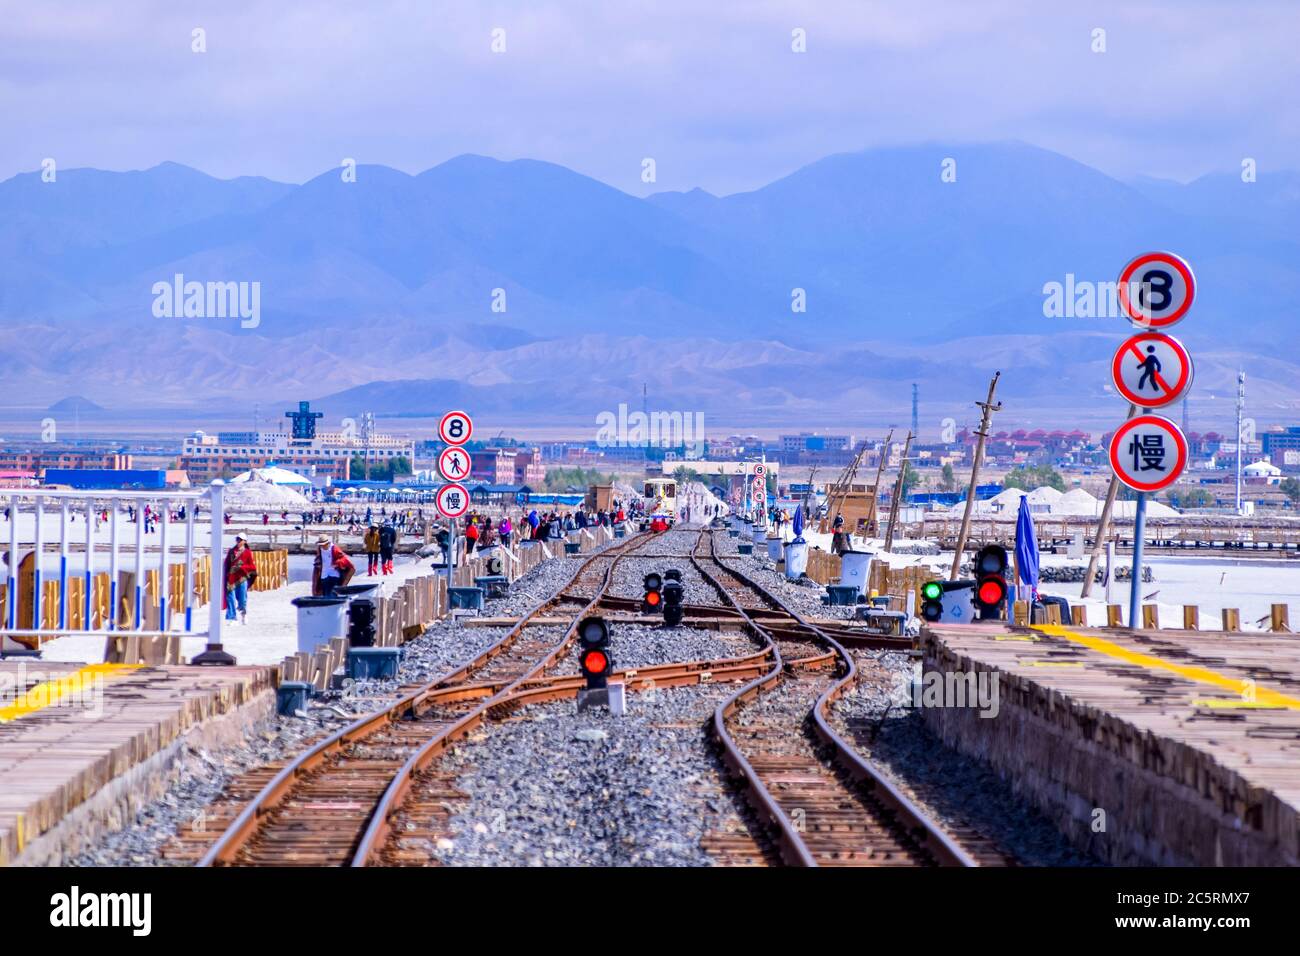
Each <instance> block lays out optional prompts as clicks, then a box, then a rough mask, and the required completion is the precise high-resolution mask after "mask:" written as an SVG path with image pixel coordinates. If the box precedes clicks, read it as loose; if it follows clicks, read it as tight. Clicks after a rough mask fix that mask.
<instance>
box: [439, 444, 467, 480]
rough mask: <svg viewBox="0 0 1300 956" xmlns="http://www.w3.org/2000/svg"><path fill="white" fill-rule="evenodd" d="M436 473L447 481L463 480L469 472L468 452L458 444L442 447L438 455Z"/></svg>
mask: <svg viewBox="0 0 1300 956" xmlns="http://www.w3.org/2000/svg"><path fill="white" fill-rule="evenodd" d="M438 473H439V474H440V475H442V477H443V478H445V479H447V481H464V480H465V479H466V478H468V477H469V473H470V457H469V452H467V451H466V450H465V449H464V448H461V447H460V446H459V445H452V446H451V447H450V448H444V449H443V450H442V454H440V455H439V456H438Z"/></svg>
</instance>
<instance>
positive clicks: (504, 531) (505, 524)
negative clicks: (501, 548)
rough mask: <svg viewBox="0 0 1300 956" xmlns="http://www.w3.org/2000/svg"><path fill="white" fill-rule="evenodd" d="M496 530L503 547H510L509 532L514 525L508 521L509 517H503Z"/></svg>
mask: <svg viewBox="0 0 1300 956" xmlns="http://www.w3.org/2000/svg"><path fill="white" fill-rule="evenodd" d="M497 531H498V532H499V533H500V534H501V543H502V544H503V545H505V547H507V548H509V547H510V533H511V532H512V531H514V526H513V525H512V524H511V523H510V519H509V518H505V517H503V518H502V519H501V523H500V524H499V525H497Z"/></svg>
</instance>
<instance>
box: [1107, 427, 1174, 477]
mask: <svg viewBox="0 0 1300 956" xmlns="http://www.w3.org/2000/svg"><path fill="white" fill-rule="evenodd" d="M1110 467H1111V469H1112V470H1113V471H1114V472H1115V477H1116V478H1118V479H1119V480H1120V481H1122V482H1124V484H1126V485H1128V486H1129V487H1130V488H1132V489H1133V490H1134V491H1159V490H1160V489H1161V488H1168V487H1169V486H1170V485H1172V484H1173V483H1174V482H1175V481H1177V480H1178V476H1179V475H1181V474H1182V473H1183V469H1185V468H1186V467H1187V439H1186V438H1185V437H1184V436H1183V432H1182V429H1181V428H1179V427H1178V426H1177V425H1175V424H1174V423H1173V422H1171V421H1170V420H1169V419H1167V418H1163V417H1161V416H1160V415H1138V416H1136V417H1134V418H1130V419H1129V420H1128V421H1126V422H1125V423H1124V424H1123V425H1120V426H1119V428H1118V429H1116V431H1115V434H1114V435H1113V436H1111V439H1110Z"/></svg>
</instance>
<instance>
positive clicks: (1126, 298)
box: [1115, 252, 1196, 329]
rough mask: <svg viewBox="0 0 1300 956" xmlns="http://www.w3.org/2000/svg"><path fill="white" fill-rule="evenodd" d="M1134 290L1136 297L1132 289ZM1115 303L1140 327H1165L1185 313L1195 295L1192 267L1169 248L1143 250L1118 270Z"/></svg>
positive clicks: (1194, 278)
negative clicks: (1145, 251) (1164, 250)
mask: <svg viewBox="0 0 1300 956" xmlns="http://www.w3.org/2000/svg"><path fill="white" fill-rule="evenodd" d="M1134 289H1136V290H1137V293H1138V295H1137V301H1136V302H1134V301H1133V299H1132V295H1131V293H1132V291H1133V290H1134ZM1115 291H1116V293H1117V294H1118V296H1119V307H1120V309H1121V310H1122V311H1123V313H1124V315H1125V316H1127V317H1128V319H1129V321H1131V322H1133V323H1135V324H1137V325H1140V326H1142V327H1143V328H1144V329H1163V328H1168V327H1169V326H1171V325H1173V324H1174V323H1175V322H1177V321H1178V320H1180V319H1181V318H1182V317H1183V316H1184V315H1186V314H1187V310H1188V309H1190V308H1191V307H1192V300H1193V299H1195V298H1196V277H1195V276H1193V275H1192V267H1191V266H1189V265H1188V264H1187V261H1186V260H1185V259H1183V258H1182V257H1181V256H1176V255H1174V254H1173V253H1172V252H1147V253H1144V254H1143V255H1140V256H1138V257H1137V258H1136V259H1134V260H1133V261H1132V262H1130V263H1129V264H1128V265H1126V266H1125V267H1124V271H1123V272H1121V273H1120V274H1119V286H1118V288H1117V289H1116V290H1115Z"/></svg>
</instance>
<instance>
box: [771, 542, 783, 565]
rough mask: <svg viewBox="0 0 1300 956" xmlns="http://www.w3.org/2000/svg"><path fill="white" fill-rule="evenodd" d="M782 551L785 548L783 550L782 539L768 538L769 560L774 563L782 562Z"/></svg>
mask: <svg viewBox="0 0 1300 956" xmlns="http://www.w3.org/2000/svg"><path fill="white" fill-rule="evenodd" d="M782 550H783V548H782V546H781V539H780V538H768V539H767V556H768V557H769V558H771V559H772V560H773V561H780V560H781V552H782Z"/></svg>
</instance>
